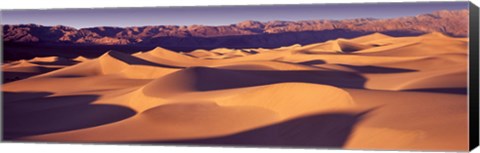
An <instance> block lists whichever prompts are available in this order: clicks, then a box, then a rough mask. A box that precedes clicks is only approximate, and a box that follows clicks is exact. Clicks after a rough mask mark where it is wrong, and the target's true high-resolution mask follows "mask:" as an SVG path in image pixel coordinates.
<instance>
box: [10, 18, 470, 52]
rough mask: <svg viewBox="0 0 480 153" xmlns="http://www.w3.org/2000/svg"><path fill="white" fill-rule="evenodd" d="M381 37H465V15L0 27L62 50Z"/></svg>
mask: <svg viewBox="0 0 480 153" xmlns="http://www.w3.org/2000/svg"><path fill="white" fill-rule="evenodd" d="M373 32H381V33H385V34H389V35H394V36H401V35H419V34H423V33H429V32H441V33H444V34H446V35H449V36H454V37H466V36H468V10H466V9H465V10H451V11H448V10H442V11H437V12H433V13H429V14H421V15H417V16H408V17H399V18H391V19H373V18H360V19H347V20H308V21H295V22H294V21H269V22H259V21H244V22H240V23H237V24H231V25H224V26H202V25H191V26H172V25H159V26H142V27H126V28H119V27H93V28H81V29H75V28H71V27H67V26H61V25H59V26H42V25H36V24H24V25H3V36H2V37H3V41H4V42H7V43H39V44H54V45H55V44H64V45H143V46H166V47H169V46H171V47H175V46H194V47H196V48H202V47H203V48H214V47H239V46H241V47H278V46H283V45H291V44H295V43H299V44H308V43H314V42H320V41H325V40H330V39H334V38H339V37H343V38H352V37H357V36H360V35H364V34H367V33H373Z"/></svg>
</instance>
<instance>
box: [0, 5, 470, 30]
mask: <svg viewBox="0 0 480 153" xmlns="http://www.w3.org/2000/svg"><path fill="white" fill-rule="evenodd" d="M467 8H468V2H427V3H426V2H421V3H365V4H315V5H276V6H275V5H257V6H223V7H218V6H214V7H156V8H107V9H98V8H96V9H55V10H3V11H2V20H1V21H0V22H1V23H2V24H28V23H35V24H41V25H66V26H72V27H75V28H85V27H94V26H117V27H128V26H144V25H192V24H199V25H228V24H233V23H238V22H241V21H245V20H256V21H271V20H284V21H298V20H315V19H352V18H365V17H371V18H392V17H400V16H414V15H418V14H422V13H430V12H433V11H438V10H459V9H467Z"/></svg>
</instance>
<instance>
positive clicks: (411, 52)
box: [2, 33, 468, 150]
mask: <svg viewBox="0 0 480 153" xmlns="http://www.w3.org/2000/svg"><path fill="white" fill-rule="evenodd" d="M467 44H468V41H466V40H465V39H462V38H453V37H450V36H446V35H444V34H440V33H429V34H425V35H421V36H413V37H393V36H389V35H386V34H382V33H372V34H369V35H364V36H361V37H357V38H353V39H345V38H340V39H335V40H330V41H325V42H321V43H314V44H308V45H300V44H296V45H291V46H284V47H280V48H275V49H264V48H245V49H230V48H217V49H213V50H194V51H191V52H181V53H179V52H175V51H172V50H168V49H165V48H161V47H157V48H155V49H153V50H146V51H139V52H137V53H134V54H126V53H123V52H121V51H113V50H112V51H109V52H107V53H105V54H103V55H101V56H99V57H98V58H93V59H87V58H85V57H77V58H73V59H67V58H62V57H39V58H34V59H30V60H19V61H13V62H10V63H6V64H4V65H2V68H3V71H4V74H6V73H10V75H12V76H11V77H15V76H19V74H15V73H13V72H22V73H24V72H25V73H29V74H30V75H29V76H28V77H22V78H18V79H17V80H11V81H8V82H6V81H4V84H3V88H2V91H3V93H4V95H5V97H6V98H5V107H4V109H5V110H6V116H7V117H9V119H8V120H7V121H6V126H5V133H4V134H5V135H6V138H7V139H8V140H25V141H51V142H116V143H187V144H190V143H193V144H224V145H267V146H292V147H335V148H337V147H338V148H348V149H400V150H418V149H422V150H467V149H468V143H466V142H465V140H467V137H468V135H467V133H466V130H467V123H468V122H467V111H466V107H464V106H466V104H467V103H466V97H467V95H466V88H467V62H466V61H467V59H468V53H467ZM47 68H48V69H47ZM464 91H465V92H464ZM62 102H64V103H62ZM59 116H61V117H59ZM99 116H101V117H99ZM438 118H442V119H438ZM48 119H52V121H49V120H48ZM21 121H24V122H21ZM39 122H44V123H43V124H39ZM447 131H448V132H447Z"/></svg>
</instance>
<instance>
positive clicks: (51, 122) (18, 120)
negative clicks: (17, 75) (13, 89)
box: [3, 93, 136, 140]
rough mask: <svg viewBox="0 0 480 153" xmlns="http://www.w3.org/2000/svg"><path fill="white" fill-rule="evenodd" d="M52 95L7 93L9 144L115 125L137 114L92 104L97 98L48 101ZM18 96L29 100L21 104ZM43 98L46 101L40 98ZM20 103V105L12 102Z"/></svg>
mask: <svg viewBox="0 0 480 153" xmlns="http://www.w3.org/2000/svg"><path fill="white" fill-rule="evenodd" d="M49 94H51V93H7V94H6V95H8V96H6V97H5V99H4V101H5V102H4V105H3V113H4V114H3V115H4V120H3V138H4V139H6V140H12V139H17V138H21V137H26V136H33V135H39V134H47V133H53V132H62V131H69V130H76V129H82V128H88V127H94V126H98V125H102V124H107V123H112V122H116V121H119V120H122V119H125V118H128V117H130V116H133V115H134V114H135V113H136V112H135V111H134V110H132V109H129V108H126V107H122V106H115V105H105V104H91V103H92V102H93V101H94V100H96V99H97V98H98V96H96V95H81V96H56V97H45V96H46V95H49ZM17 96H29V97H31V98H30V99H24V100H18V98H15V97H17ZM39 96H43V97H39ZM13 99H17V101H11V100H13Z"/></svg>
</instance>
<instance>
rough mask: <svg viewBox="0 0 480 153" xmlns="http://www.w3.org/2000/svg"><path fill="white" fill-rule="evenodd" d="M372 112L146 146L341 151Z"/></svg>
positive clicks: (325, 116)
mask: <svg viewBox="0 0 480 153" xmlns="http://www.w3.org/2000/svg"><path fill="white" fill-rule="evenodd" d="M369 111H370V110H368V111H365V112H362V113H358V114H350V113H328V114H315V115H310V116H305V117H299V118H295V119H291V120H288V121H285V122H281V123H277V124H273V125H268V126H265V127H260V128H256V129H252V130H248V131H244V132H240V133H237V134H232V135H227V136H221V137H215V138H205V139H194V140H179V141H159V142H143V143H165V144H193V145H200V144H201V145H232V146H275V147H330V148H340V147H342V146H344V145H345V143H346V141H347V140H348V137H349V136H350V134H351V133H352V130H353V129H354V127H355V125H356V124H357V123H358V122H360V121H361V120H362V119H364V117H365V114H367V113H368V112H369Z"/></svg>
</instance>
